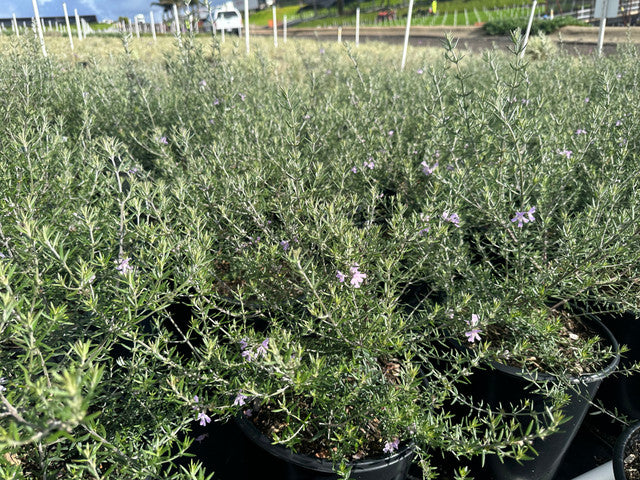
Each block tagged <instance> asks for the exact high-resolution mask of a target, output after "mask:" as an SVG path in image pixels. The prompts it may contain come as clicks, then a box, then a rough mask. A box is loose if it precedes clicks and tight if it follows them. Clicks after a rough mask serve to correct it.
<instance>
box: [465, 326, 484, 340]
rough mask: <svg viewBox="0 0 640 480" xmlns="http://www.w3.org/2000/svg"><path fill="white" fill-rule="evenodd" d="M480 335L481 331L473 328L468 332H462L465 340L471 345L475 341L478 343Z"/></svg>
mask: <svg viewBox="0 0 640 480" xmlns="http://www.w3.org/2000/svg"><path fill="white" fill-rule="evenodd" d="M480 333H482V330H480V329H479V328H474V329H472V330H471V331H469V332H464V334H465V336H466V337H467V340H469V342H471V343H473V342H475V341H476V340H478V341H480Z"/></svg>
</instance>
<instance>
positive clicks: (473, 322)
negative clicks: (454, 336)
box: [467, 313, 480, 327]
mask: <svg viewBox="0 0 640 480" xmlns="http://www.w3.org/2000/svg"><path fill="white" fill-rule="evenodd" d="M479 321H480V319H479V318H478V315H477V314H475V313H473V314H472V315H471V320H467V325H469V326H471V327H475V326H476V325H478V322H479Z"/></svg>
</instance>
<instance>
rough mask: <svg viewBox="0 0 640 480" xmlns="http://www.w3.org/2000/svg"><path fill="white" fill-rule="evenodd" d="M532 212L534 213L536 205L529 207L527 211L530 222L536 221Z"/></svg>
mask: <svg viewBox="0 0 640 480" xmlns="http://www.w3.org/2000/svg"><path fill="white" fill-rule="evenodd" d="M534 213H536V207H531V208H530V209H529V211H528V212H527V216H528V217H529V221H530V222H535V221H536V217H534V216H533V214H534Z"/></svg>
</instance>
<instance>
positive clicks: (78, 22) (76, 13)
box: [73, 8, 82, 40]
mask: <svg viewBox="0 0 640 480" xmlns="http://www.w3.org/2000/svg"><path fill="white" fill-rule="evenodd" d="M73 13H74V15H75V16H76V30H77V32H78V40H82V29H81V28H80V16H79V15H78V9H77V8H74V9H73Z"/></svg>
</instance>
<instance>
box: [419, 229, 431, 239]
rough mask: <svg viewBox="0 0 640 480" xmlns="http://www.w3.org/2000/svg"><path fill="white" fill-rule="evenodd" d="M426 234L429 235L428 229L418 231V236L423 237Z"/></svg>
mask: <svg viewBox="0 0 640 480" xmlns="http://www.w3.org/2000/svg"><path fill="white" fill-rule="evenodd" d="M427 233H429V227H424V228H423V229H422V230H419V231H418V235H420V236H421V237H424V236H425V235H426V234H427Z"/></svg>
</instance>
